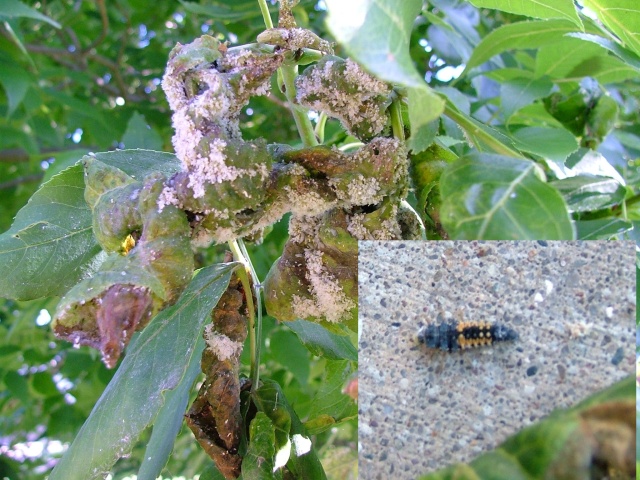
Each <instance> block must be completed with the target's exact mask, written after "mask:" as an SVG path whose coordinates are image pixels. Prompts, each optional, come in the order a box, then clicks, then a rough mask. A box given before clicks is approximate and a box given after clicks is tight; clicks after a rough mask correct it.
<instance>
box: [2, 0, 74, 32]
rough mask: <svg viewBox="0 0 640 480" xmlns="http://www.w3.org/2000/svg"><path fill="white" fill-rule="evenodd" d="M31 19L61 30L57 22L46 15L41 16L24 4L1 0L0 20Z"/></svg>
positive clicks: (14, 0)
mask: <svg viewBox="0 0 640 480" xmlns="http://www.w3.org/2000/svg"><path fill="white" fill-rule="evenodd" d="M20 17H25V18H33V19H35V20H41V21H43V22H47V23H48V24H50V25H52V26H54V27H55V28H62V27H61V26H60V24H59V23H58V22H55V21H53V20H51V19H50V18H49V17H47V16H46V15H43V14H41V13H40V12H38V11H37V10H34V9H33V8H31V7H28V6H26V5H25V4H24V3H22V2H19V1H17V0H3V1H2V3H1V4H0V20H7V19H9V20H10V19H12V18H20Z"/></svg>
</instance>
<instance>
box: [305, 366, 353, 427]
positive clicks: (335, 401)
mask: <svg viewBox="0 0 640 480" xmlns="http://www.w3.org/2000/svg"><path fill="white" fill-rule="evenodd" d="M354 373H355V369H354V365H353V364H352V363H351V362H349V361H347V360H327V366H326V368H325V374H324V376H323V378H322V384H321V386H320V389H319V390H318V393H317V394H316V396H315V397H314V398H313V400H312V401H311V408H310V412H309V419H310V421H309V423H308V424H305V425H306V426H307V425H312V426H313V427H314V428H313V430H311V429H310V430H309V433H311V434H313V435H315V434H316V433H320V432H322V431H324V430H326V429H327V428H329V427H331V426H332V425H333V424H334V423H340V422H344V421H347V420H351V419H353V418H358V406H357V405H356V403H355V402H354V400H353V399H352V398H351V397H349V396H348V395H346V394H345V393H343V390H344V387H345V385H346V384H347V382H348V381H349V379H350V378H351V377H352V376H353V375H354ZM316 418H320V419H321V422H316V421H314V420H315V419H316ZM327 418H331V419H333V422H332V423H331V424H329V423H328V422H326V419H327Z"/></svg>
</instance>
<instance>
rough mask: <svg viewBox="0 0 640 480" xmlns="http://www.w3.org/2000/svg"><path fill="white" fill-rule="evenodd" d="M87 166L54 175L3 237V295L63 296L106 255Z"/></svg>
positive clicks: (0, 273)
mask: <svg viewBox="0 0 640 480" xmlns="http://www.w3.org/2000/svg"><path fill="white" fill-rule="evenodd" d="M83 192H84V180H83V176H82V165H74V166H73V167H69V168H67V169H65V170H63V171H62V172H60V173H59V174H58V175H55V176H54V177H53V178H52V179H51V180H49V181H48V182H47V183H45V184H43V185H42V186H41V187H40V189H39V190H38V191H37V192H36V193H35V194H34V195H33V196H32V197H31V199H30V200H29V203H27V205H26V206H25V207H23V208H22V209H21V210H20V211H19V212H18V214H17V215H16V218H15V221H14V222H13V225H12V226H11V228H10V229H9V230H8V231H7V232H5V233H3V234H2V235H0V292H2V296H4V297H8V298H14V299H17V300H32V299H35V298H40V297H46V296H56V295H62V294H64V293H65V292H66V291H67V290H69V288H71V287H72V286H73V285H75V284H76V283H77V282H78V281H80V280H82V279H83V278H85V277H87V276H89V275H91V274H92V273H93V272H94V271H95V270H97V268H98V267H99V266H100V263H102V261H103V260H104V256H102V255H100V247H99V246H98V244H97V243H96V241H95V239H94V237H93V233H92V231H91V210H89V207H88V206H87V204H86V203H85V201H84V195H83Z"/></svg>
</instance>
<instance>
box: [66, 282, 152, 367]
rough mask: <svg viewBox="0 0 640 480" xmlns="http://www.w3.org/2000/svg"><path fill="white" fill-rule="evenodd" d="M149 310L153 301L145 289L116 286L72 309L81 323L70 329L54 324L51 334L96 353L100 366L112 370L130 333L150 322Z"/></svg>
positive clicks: (69, 327) (127, 341)
mask: <svg viewBox="0 0 640 480" xmlns="http://www.w3.org/2000/svg"><path fill="white" fill-rule="evenodd" d="M152 309H153V298H152V294H151V292H150V290H149V289H148V288H144V287H139V286H135V285H128V284H116V285H112V286H111V287H109V288H108V289H106V290H105V291H104V292H103V293H102V294H101V295H100V296H98V297H96V298H94V299H92V300H91V301H89V302H86V303H84V304H83V305H78V306H77V307H76V308H75V315H76V316H77V317H78V318H80V319H84V321H79V322H78V323H77V324H75V325H73V326H66V325H64V324H62V323H61V322H58V323H56V324H54V332H55V334H56V335H57V336H58V337H60V338H64V339H67V340H69V341H71V342H73V343H74V344H78V345H88V346H90V347H93V348H96V349H98V350H100V352H101V353H102V360H103V362H104V364H105V365H106V366H107V367H108V368H113V367H114V366H115V365H116V363H117V362H118V359H119V358H120V354H121V353H122V351H123V350H124V348H125V347H126V346H127V344H128V343H129V341H130V340H131V336H132V335H133V334H134V332H135V331H136V330H139V329H140V328H142V327H144V326H145V325H146V324H147V323H148V322H149V320H150V319H151V313H152ZM92 318H95V323H94V322H93V320H91V319H92ZM96 327H97V328H96Z"/></svg>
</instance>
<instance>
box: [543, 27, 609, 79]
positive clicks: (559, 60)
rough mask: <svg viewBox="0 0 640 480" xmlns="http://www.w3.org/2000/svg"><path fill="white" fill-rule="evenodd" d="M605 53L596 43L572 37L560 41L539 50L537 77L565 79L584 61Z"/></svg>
mask: <svg viewBox="0 0 640 480" xmlns="http://www.w3.org/2000/svg"><path fill="white" fill-rule="evenodd" d="M572 35H573V34H572ZM603 53H606V51H605V50H604V49H603V48H602V47H600V46H598V45H596V44H594V43H589V42H585V41H584V40H580V39H578V38H572V37H569V38H562V39H559V40H558V41H556V42H555V43H553V44H552V45H545V46H544V47H540V48H539V49H538V52H537V54H536V66H535V76H536V77H542V76H548V77H551V78H554V79H560V78H564V77H566V76H567V75H568V74H569V72H571V70H573V69H574V68H575V67H576V66H578V65H580V64H581V63H582V62H583V61H585V60H588V59H589V58H591V57H595V56H597V55H602V54H603Z"/></svg>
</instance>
